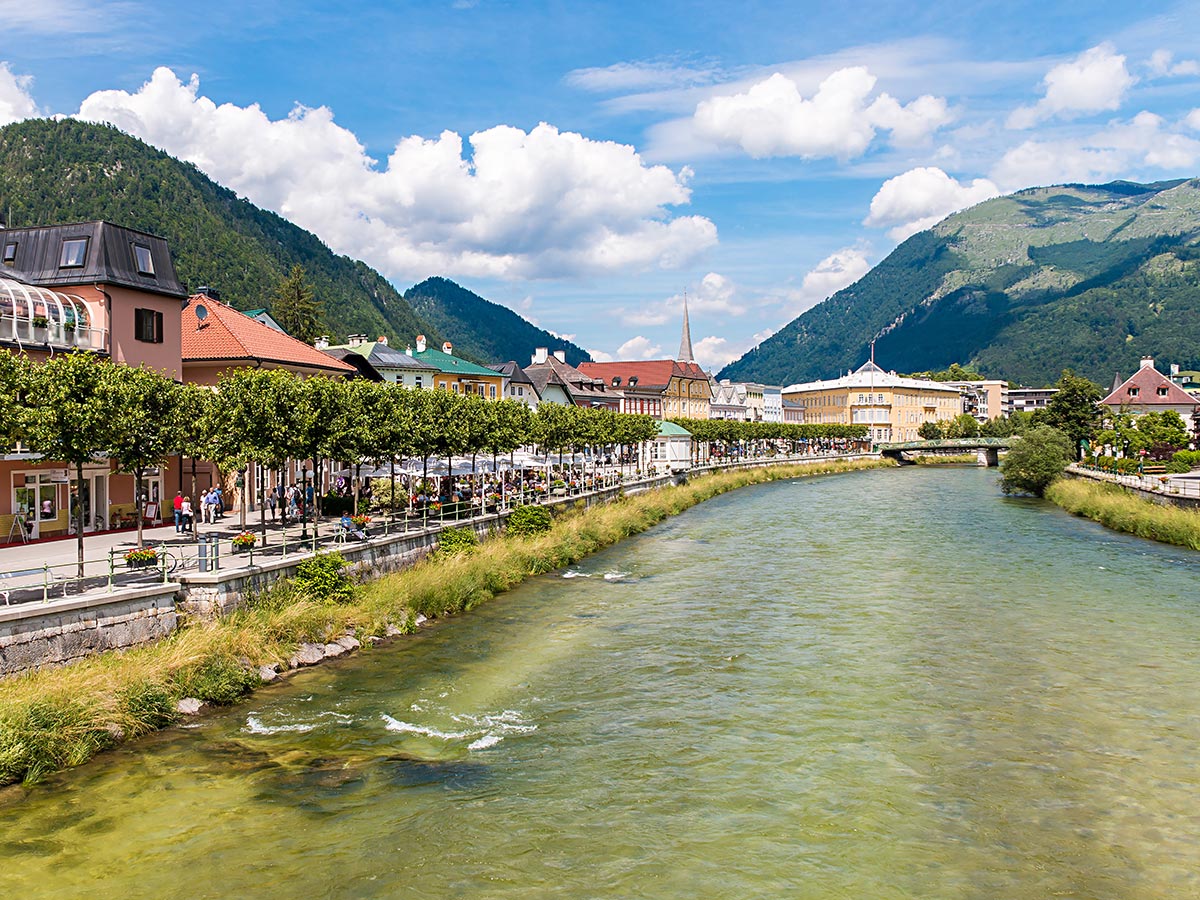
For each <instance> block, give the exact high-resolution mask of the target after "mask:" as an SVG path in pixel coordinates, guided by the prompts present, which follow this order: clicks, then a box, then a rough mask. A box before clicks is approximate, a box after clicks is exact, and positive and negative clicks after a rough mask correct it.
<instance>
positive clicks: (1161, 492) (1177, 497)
mask: <svg viewBox="0 0 1200 900" xmlns="http://www.w3.org/2000/svg"><path fill="white" fill-rule="evenodd" d="M1067 475H1069V476H1073V477H1075V478H1090V479H1091V480H1092V481H1103V482H1105V483H1107V484H1115V485H1117V486H1119V487H1123V488H1125V490H1127V491H1129V492H1130V493H1131V494H1134V495H1135V496H1137V497H1140V498H1141V499H1143V500H1149V501H1150V502H1151V503H1157V504H1158V505H1159V506H1178V507H1180V508H1181V509H1200V497H1196V496H1185V495H1183V494H1173V493H1171V490H1170V483H1169V482H1168V484H1167V485H1166V486H1165V487H1163V486H1160V487H1158V488H1154V487H1147V486H1145V484H1143V483H1142V482H1143V479H1142V478H1140V477H1137V476H1131V475H1124V476H1114V475H1109V474H1108V473H1107V472H1095V471H1092V470H1091V469H1080V468H1078V467H1076V466H1070V467H1068V468H1067Z"/></svg>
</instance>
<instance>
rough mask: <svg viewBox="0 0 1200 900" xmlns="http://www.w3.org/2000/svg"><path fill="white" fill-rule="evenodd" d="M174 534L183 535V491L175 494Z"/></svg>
mask: <svg viewBox="0 0 1200 900" xmlns="http://www.w3.org/2000/svg"><path fill="white" fill-rule="evenodd" d="M175 533H176V534H182V533H183V491H176V492H175Z"/></svg>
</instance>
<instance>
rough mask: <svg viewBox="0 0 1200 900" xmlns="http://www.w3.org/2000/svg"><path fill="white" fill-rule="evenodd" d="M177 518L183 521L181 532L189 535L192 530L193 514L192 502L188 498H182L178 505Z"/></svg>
mask: <svg viewBox="0 0 1200 900" xmlns="http://www.w3.org/2000/svg"><path fill="white" fill-rule="evenodd" d="M179 516H180V518H181V519H183V530H184V531H186V532H188V533H189V534H190V533H191V531H192V529H193V523H192V519H193V513H192V501H191V500H190V499H189V498H188V497H184V498H183V500H182V501H181V502H180V504H179Z"/></svg>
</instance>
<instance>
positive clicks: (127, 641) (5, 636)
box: [0, 584, 179, 675]
mask: <svg viewBox="0 0 1200 900" xmlns="http://www.w3.org/2000/svg"><path fill="white" fill-rule="evenodd" d="M178 590H179V585H178V584H156V585H153V586H151V587H145V588H133V589H129V590H123V591H121V592H120V593H119V594H116V595H112V594H101V595H96V596H90V597H89V596H83V597H72V598H68V599H65V600H52V601H50V602H49V603H39V604H36V605H34V604H28V603H27V604H22V605H21V606H13V607H0V675H11V674H13V673H15V672H24V671H26V670H29V669H37V668H42V667H44V666H61V665H64V664H65V663H69V662H73V661H74V660H77V659H82V658H83V657H85V656H91V655H93V654H95V653H99V652H101V651H103V650H117V649H125V648H128V647H137V646H140V645H141V644H149V643H152V642H154V641H157V640H159V639H160V638H164V637H166V636H167V635H168V634H170V633H171V632H172V631H174V630H175V626H176V624H177V621H178V617H177V615H176V611H175V595H176V592H177V591H178Z"/></svg>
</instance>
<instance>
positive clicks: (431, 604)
mask: <svg viewBox="0 0 1200 900" xmlns="http://www.w3.org/2000/svg"><path fill="white" fill-rule="evenodd" d="M886 465H890V463H886V462H880V461H875V460H862V461H859V462H831V463H817V464H813V465H805V466H777V467H770V468H760V469H748V470H745V471H738V472H722V473H719V474H716V475H706V476H703V477H700V478H697V479H695V480H694V481H692V482H691V483H689V484H687V485H684V486H682V487H668V488H661V489H658V490H654V491H646V492H644V493H641V494H637V495H634V496H632V497H627V498H624V499H622V500H620V501H618V502H615V503H611V504H606V505H602V506H596V507H592V508H591V509H588V510H573V511H570V512H568V513H565V514H562V515H560V516H559V517H558V518H557V519H556V520H555V522H554V525H553V527H552V528H551V530H550V531H548V532H545V533H544V534H541V535H538V536H536V537H502V536H498V537H495V538H493V539H491V540H488V541H485V542H484V543H483V544H482V545H481V546H480V547H479V548H478V549H477V550H475V551H474V552H472V553H469V554H465V555H461V556H456V557H450V558H445V557H440V556H434V557H430V558H429V559H426V560H423V561H422V562H420V563H418V564H417V565H415V566H413V567H411V568H409V569H406V570H405V571H403V572H399V573H396V574H394V575H389V576H386V577H383V578H380V579H378V580H375V581H372V582H369V583H367V584H365V585H361V586H359V587H358V588H357V589H356V590H354V591H353V594H352V596H351V598H350V599H349V600H348V601H347V602H342V603H335V602H331V601H330V600H328V599H327V598H326V597H325V596H314V595H312V594H311V593H308V592H304V591H301V590H298V589H297V588H296V586H295V585H294V584H291V583H288V582H280V583H278V584H277V585H276V586H275V587H274V588H273V589H272V590H270V591H268V592H266V593H264V594H263V595H261V596H259V597H257V598H255V599H254V601H253V602H251V603H250V604H249V605H248V606H247V607H246V608H244V609H241V610H239V611H237V612H235V613H233V614H232V615H229V616H227V617H225V618H223V619H220V620H218V621H215V622H195V623H189V624H187V625H186V626H185V627H183V628H181V629H180V630H179V631H177V632H176V633H175V634H173V635H172V636H171V637H169V638H167V639H166V640H163V641H161V642H159V643H157V644H154V645H152V646H149V647H144V648H140V649H137V650H131V651H128V652H126V653H108V654H102V655H100V656H97V657H94V658H92V659H88V660H84V661H82V662H79V663H76V664H74V665H71V666H67V667H64V668H60V669H48V670H43V671H39V672H33V673H29V674H27V675H22V676H16V677H12V678H8V679H5V680H4V681H0V785H3V784H11V783H14V782H25V783H27V784H28V783H33V782H36V781H38V780H40V779H42V778H43V777H45V776H46V775H47V774H49V773H51V772H53V771H55V770H57V769H61V768H66V767H69V766H74V765H78V764H80V763H82V762H84V761H85V760H87V759H89V758H91V757H92V756H94V755H95V754H96V753H99V752H101V751H102V750H105V749H107V748H109V747H112V746H114V745H116V744H118V743H120V742H121V741H124V740H129V739H132V738H135V737H138V736H139V735H143V734H146V733H148V732H150V731H153V730H156V729H159V728H163V727H165V726H167V725H170V724H171V723H172V722H174V721H176V719H177V718H178V715H177V713H176V711H175V707H176V703H177V702H178V701H179V699H180V698H182V697H196V698H199V699H201V700H204V701H207V702H210V703H217V704H228V703H233V702H235V701H236V700H237V699H238V698H240V697H241V696H243V695H244V694H246V693H249V692H250V691H252V690H254V689H255V688H256V687H257V686H258V685H259V684H261V680H260V678H259V674H258V669H259V666H262V665H283V666H286V664H287V660H288V659H289V658H290V657H291V655H292V654H293V653H294V652H295V650H296V648H297V646H298V645H299V644H301V643H303V642H310V641H313V642H316V641H319V642H324V641H329V640H332V639H333V638H335V637H338V636H341V635H345V634H347V633H352V634H354V635H356V636H357V637H358V638H359V639H360V640H362V641H364V642H366V641H367V639H369V638H371V637H377V636H382V635H385V634H387V633H388V630H389V626H390V627H391V628H392V629H396V628H399V629H400V630H401V631H412V630H413V628H414V621H415V617H416V616H417V615H418V614H421V615H425V616H428V617H430V618H437V617H442V616H447V615H453V614H455V613H459V612H462V611H463V610H466V609H470V608H471V607H473V606H476V605H478V604H479V603H481V602H484V601H486V600H488V599H490V598H492V597H493V596H495V595H496V594H498V593H501V592H503V591H505V590H508V589H509V588H511V587H513V586H515V585H517V584H518V583H520V582H521V581H523V580H524V579H525V578H528V577H529V576H531V575H537V574H541V573H543V572H549V571H553V570H554V569H557V568H561V567H563V566H566V565H569V564H571V563H573V562H576V561H578V560H580V559H582V558H583V557H585V556H587V555H588V554H590V553H594V552H595V551H597V550H599V549H601V548H603V547H607V546H609V545H611V544H614V543H616V542H617V541H620V540H621V539H622V538H625V537H628V536H630V535H633V534H637V533H639V532H642V531H645V530H646V529H648V528H650V527H651V526H653V525H655V524H656V523H658V522H660V521H662V520H663V519H665V518H667V517H669V516H672V515H675V514H677V513H679V512H682V511H683V510H685V509H688V508H689V507H691V506H694V505H696V504H697V503H702V502H704V501H705V500H709V499H711V498H712V497H715V496H717V495H718V494H723V493H726V492H727V491H731V490H734V489H736V488H740V487H744V486H746V485H750V484H758V483H763V482H768V481H776V480H781V479H792V478H797V477H805V476H811V475H819V474H830V473H835V472H846V471H851V470H854V469H865V468H877V467H880V466H886ZM364 646H368V645H367V644H366V643H364Z"/></svg>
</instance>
